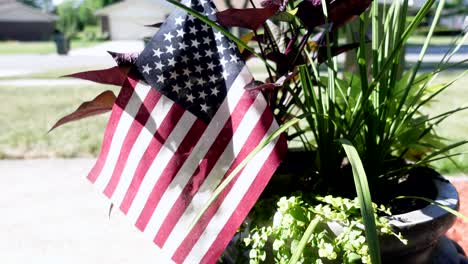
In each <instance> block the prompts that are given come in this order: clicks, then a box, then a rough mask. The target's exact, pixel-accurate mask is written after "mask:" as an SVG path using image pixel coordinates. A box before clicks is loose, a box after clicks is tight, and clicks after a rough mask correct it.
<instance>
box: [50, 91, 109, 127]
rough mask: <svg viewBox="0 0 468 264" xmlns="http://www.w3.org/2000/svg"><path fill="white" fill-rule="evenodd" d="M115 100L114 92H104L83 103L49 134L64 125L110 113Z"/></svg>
mask: <svg viewBox="0 0 468 264" xmlns="http://www.w3.org/2000/svg"><path fill="white" fill-rule="evenodd" d="M115 99H116V97H115V95H114V93H113V92H112V91H105V92H102V93H101V94H99V95H98V96H96V98H94V99H93V100H92V101H89V102H84V103H82V104H81V105H80V106H79V107H78V108H77V109H76V110H75V111H74V112H73V113H71V114H68V115H66V116H64V117H62V118H61V119H60V120H59V121H57V123H55V125H54V126H52V128H51V129H50V130H49V132H50V131H52V130H54V129H55V128H57V127H59V126H61V125H63V124H66V123H69V122H72V121H76V120H80V119H83V118H86V117H90V116H94V115H99V114H102V113H105V112H108V111H110V110H112V106H113V105H114V102H115Z"/></svg>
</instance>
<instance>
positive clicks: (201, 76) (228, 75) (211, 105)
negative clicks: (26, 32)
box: [136, 0, 244, 123]
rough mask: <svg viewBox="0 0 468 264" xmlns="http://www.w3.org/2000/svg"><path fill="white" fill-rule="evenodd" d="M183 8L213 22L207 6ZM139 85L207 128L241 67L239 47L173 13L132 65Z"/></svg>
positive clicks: (190, 18) (195, 0) (200, 3)
mask: <svg viewBox="0 0 468 264" xmlns="http://www.w3.org/2000/svg"><path fill="white" fill-rule="evenodd" d="M188 2H189V3H185V4H186V5H187V6H189V5H190V7H191V8H192V9H195V10H197V11H198V12H200V13H203V14H204V15H206V16H207V17H209V18H210V19H211V20H213V21H216V15H215V14H216V8H215V6H214V5H213V3H212V2H211V1H207V0H200V1H198V0H192V1H188ZM136 65H137V68H138V71H139V73H140V75H141V76H142V77H143V79H144V80H145V81H146V82H147V83H148V84H149V85H151V86H152V87H153V88H155V89H157V90H158V91H159V92H160V93H162V94H164V95H165V96H167V97H169V98H170V99H171V100H173V101H175V102H176V103H178V104H179V105H181V106H182V107H184V108H185V109H186V110H188V111H190V112H191V113H193V114H194V115H196V116H197V117H198V118H200V119H202V120H204V121H205V122H207V123H209V122H210V120H211V118H212V117H213V116H214V114H215V113H216V111H217V110H218V108H219V106H220V105H221V103H222V102H223V100H224V98H225V97H226V95H227V92H228V90H229V88H230V87H231V85H232V83H233V81H234V80H235V78H236V77H237V75H238V74H239V72H240V70H241V69H242V68H243V66H244V62H243V60H242V59H241V56H240V54H239V51H238V49H237V46H236V45H235V44H234V43H233V42H232V41H230V40H229V39H227V38H226V37H225V36H224V35H223V34H222V33H221V32H219V31H217V30H214V29H212V28H211V27H210V26H208V25H207V24H205V23H203V22H202V21H200V20H199V19H197V18H195V17H193V16H192V15H189V14H187V13H186V12H185V11H183V10H178V11H176V12H173V13H172V14H171V16H169V17H168V18H167V21H166V22H165V23H164V24H163V26H162V27H161V28H160V30H159V31H158V32H157V33H156V34H155V36H154V37H153V38H152V40H151V41H150V42H149V43H148V45H147V46H146V47H145V49H144V50H143V52H142V53H141V54H140V56H139V57H138V60H137V62H136Z"/></svg>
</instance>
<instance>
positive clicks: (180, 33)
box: [176, 29, 185, 37]
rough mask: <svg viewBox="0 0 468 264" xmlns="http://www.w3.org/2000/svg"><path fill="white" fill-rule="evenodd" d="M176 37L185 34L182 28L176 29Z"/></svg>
mask: <svg viewBox="0 0 468 264" xmlns="http://www.w3.org/2000/svg"><path fill="white" fill-rule="evenodd" d="M176 31H177V37H183V36H184V35H185V31H184V30H183V29H177V30H176Z"/></svg>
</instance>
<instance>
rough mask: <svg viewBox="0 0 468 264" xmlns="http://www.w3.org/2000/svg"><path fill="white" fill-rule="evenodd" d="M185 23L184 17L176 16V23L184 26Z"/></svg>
mask: <svg viewBox="0 0 468 264" xmlns="http://www.w3.org/2000/svg"><path fill="white" fill-rule="evenodd" d="M183 23H184V19H183V18H182V17H176V19H175V24H176V25H178V26H182V24H183Z"/></svg>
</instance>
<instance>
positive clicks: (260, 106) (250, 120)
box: [153, 94, 270, 253]
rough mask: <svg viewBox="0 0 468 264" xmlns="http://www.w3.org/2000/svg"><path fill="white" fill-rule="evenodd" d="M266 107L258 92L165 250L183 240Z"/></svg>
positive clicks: (176, 227)
mask: <svg viewBox="0 0 468 264" xmlns="http://www.w3.org/2000/svg"><path fill="white" fill-rule="evenodd" d="M266 107H267V103H266V101H265V99H264V98H263V96H262V95H261V94H259V96H257V98H256V100H255V102H254V103H253V104H252V105H251V107H250V108H249V110H248V111H247V113H246V114H245V116H244V118H243V119H242V121H241V123H240V124H239V127H238V128H237V130H236V132H235V133H234V135H233V137H232V140H231V141H230V142H229V145H228V146H227V147H226V149H225V150H224V152H223V154H222V155H221V156H220V158H219V159H218V161H217V162H216V165H215V166H214V167H213V169H212V171H211V172H210V174H209V175H208V177H207V178H206V180H205V181H204V182H203V184H202V185H201V186H200V189H199V190H198V192H197V194H195V196H194V198H193V200H192V201H191V203H190V205H189V206H188V207H187V209H186V210H185V212H184V214H183V215H182V217H181V218H180V219H179V221H178V223H177V225H176V226H175V227H174V229H173V230H172V233H171V234H170V236H169V239H168V240H167V241H166V243H165V244H164V249H165V250H167V252H170V253H173V252H175V251H176V249H177V248H178V247H179V244H180V242H181V241H183V239H184V238H185V237H186V236H187V235H188V233H189V231H190V230H189V227H190V224H191V223H192V222H193V220H194V218H195V216H196V215H197V214H198V212H199V211H200V210H201V209H202V207H203V206H204V205H205V204H206V202H207V201H208V200H209V199H210V197H211V195H212V194H213V191H214V189H215V188H216V186H218V184H219V183H220V181H221V180H222V178H223V176H224V175H225V173H226V171H227V170H228V169H229V167H230V166H231V164H232V162H233V161H234V159H235V158H236V157H237V155H238V154H239V152H240V151H241V149H242V148H243V147H244V144H245V142H246V141H247V140H248V137H249V135H250V133H251V132H252V130H253V129H254V128H255V126H256V125H257V123H258V122H259V120H260V117H261V116H262V113H263V112H264V110H265V108H266ZM268 125H270V124H268ZM153 219H155V221H159V222H162V221H163V220H164V219H163V218H159V217H154V218H153ZM158 228H159V227H158Z"/></svg>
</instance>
